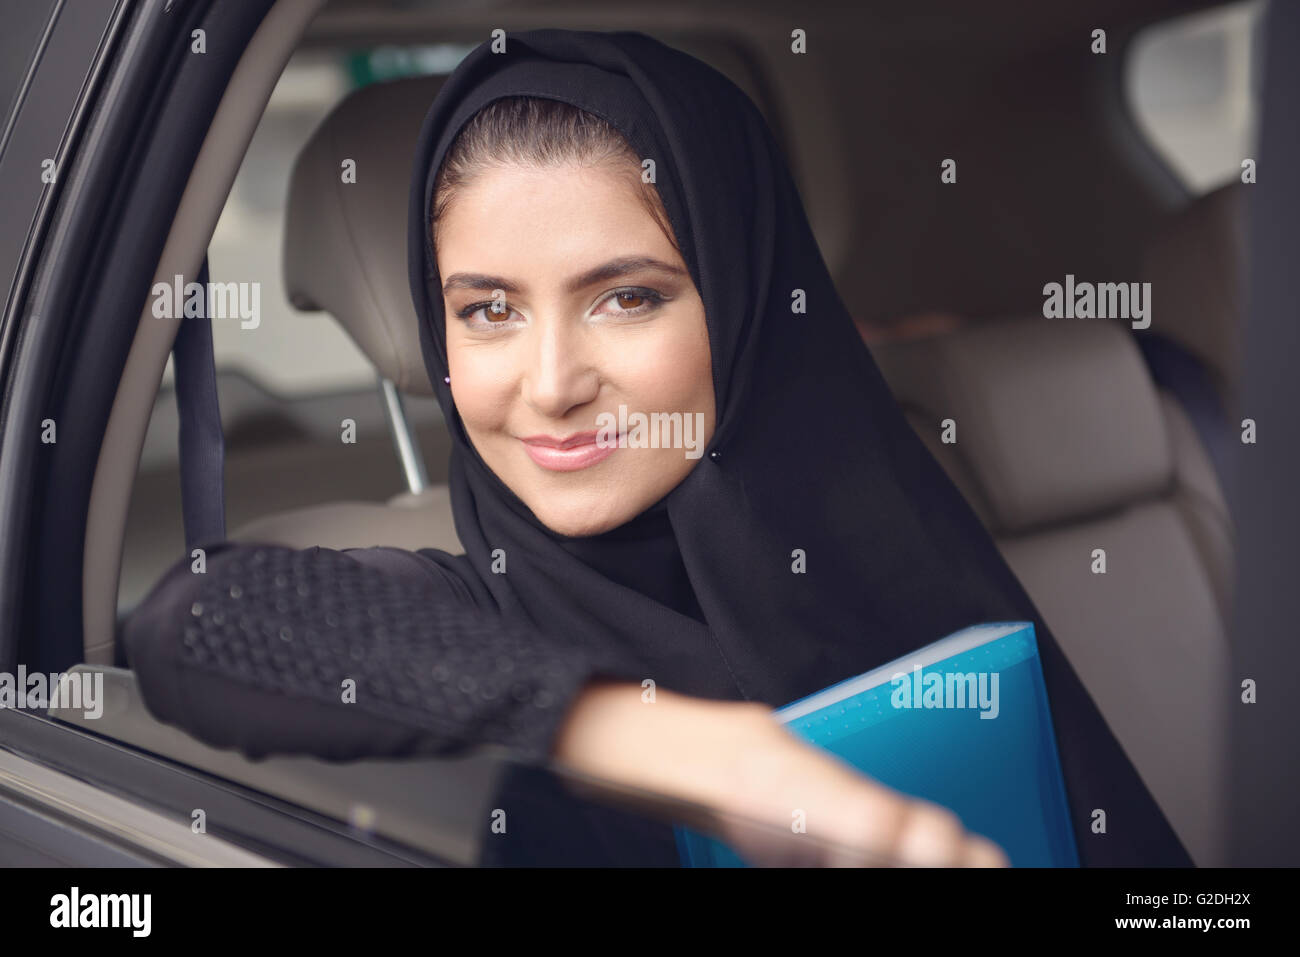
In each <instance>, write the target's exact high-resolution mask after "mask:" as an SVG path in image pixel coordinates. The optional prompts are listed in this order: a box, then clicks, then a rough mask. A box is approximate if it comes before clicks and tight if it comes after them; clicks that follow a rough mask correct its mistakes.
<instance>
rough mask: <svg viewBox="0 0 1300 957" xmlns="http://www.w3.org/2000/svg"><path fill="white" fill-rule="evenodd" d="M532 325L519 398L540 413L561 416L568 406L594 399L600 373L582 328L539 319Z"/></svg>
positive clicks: (562, 322) (553, 417)
mask: <svg viewBox="0 0 1300 957" xmlns="http://www.w3.org/2000/svg"><path fill="white" fill-rule="evenodd" d="M533 328H534V330H535V338H534V342H533V347H532V349H531V350H530V354H529V360H528V364H529V367H528V369H527V370H526V371H525V373H524V377H523V399H524V401H525V402H526V403H527V404H528V405H529V406H530V407H531V408H532V409H533V410H534V411H536V412H537V413H538V414H540V415H544V416H546V417H547V418H552V419H559V418H563V417H564V416H565V415H566V414H567V413H568V412H569V411H570V410H571V409H574V408H576V407H578V406H581V405H584V404H586V403H588V402H590V401H592V400H593V399H595V398H596V395H597V393H598V392H599V391H600V374H599V372H598V370H597V369H596V367H595V363H594V361H592V357H591V355H590V350H589V348H588V343H587V341H586V339H587V337H586V336H584V335H583V333H582V330H579V329H574V328H572V326H571V324H570V323H567V322H565V321H562V320H561V321H547V320H543V321H541V322H538V323H536V324H535V325H534V327H533Z"/></svg>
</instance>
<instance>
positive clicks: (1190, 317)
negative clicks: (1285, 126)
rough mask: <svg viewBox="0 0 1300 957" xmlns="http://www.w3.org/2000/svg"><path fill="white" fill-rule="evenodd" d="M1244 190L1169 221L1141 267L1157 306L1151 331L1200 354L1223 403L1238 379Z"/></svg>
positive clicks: (1231, 188) (1214, 197)
mask: <svg viewBox="0 0 1300 957" xmlns="http://www.w3.org/2000/svg"><path fill="white" fill-rule="evenodd" d="M1242 188H1243V187H1242V186H1241V184H1239V183H1229V184H1228V185H1227V186H1224V187H1221V188H1220V189H1216V190H1215V191H1214V192H1212V193H1207V194H1206V195H1204V196H1202V197H1200V198H1199V199H1196V200H1194V201H1193V202H1192V203H1190V204H1188V205H1187V206H1186V207H1185V208H1184V209H1182V210H1180V211H1179V212H1178V213H1175V214H1174V215H1173V216H1171V217H1169V219H1168V220H1167V221H1166V222H1165V223H1164V225H1163V226H1162V227H1161V229H1160V231H1159V233H1158V234H1157V235H1156V237H1155V238H1154V239H1153V240H1152V241H1151V242H1150V243H1149V244H1148V245H1147V250H1146V255H1145V257H1144V259H1143V266H1142V273H1143V275H1142V279H1143V281H1145V282H1150V283H1151V299H1152V302H1153V303H1154V310H1153V314H1152V320H1151V328H1150V330H1149V331H1150V332H1153V333H1159V334H1160V335H1163V336H1166V337H1168V338H1170V339H1172V340H1174V341H1175V342H1177V343H1178V344H1179V345H1181V346H1183V348H1185V349H1187V350H1188V351H1189V352H1191V353H1192V354H1193V355H1195V356H1196V358H1197V359H1199V360H1200V361H1201V363H1202V364H1203V365H1204V366H1205V367H1206V369H1208V370H1209V371H1210V374H1211V376H1212V377H1213V379H1214V382H1215V385H1216V386H1217V387H1218V389H1219V393H1220V395H1221V396H1224V395H1226V394H1227V393H1228V392H1230V391H1231V389H1232V385H1233V382H1234V381H1235V379H1236V375H1237V372H1236V369H1237V362H1238V355H1237V343H1238V339H1239V331H1240V324H1241V297H1242V288H1241V282H1242V279H1243V276H1242V273H1243V265H1244V261H1245V245H1246V236H1245V217H1244V215H1243V213H1244V210H1243V208H1242V206H1243V196H1242Z"/></svg>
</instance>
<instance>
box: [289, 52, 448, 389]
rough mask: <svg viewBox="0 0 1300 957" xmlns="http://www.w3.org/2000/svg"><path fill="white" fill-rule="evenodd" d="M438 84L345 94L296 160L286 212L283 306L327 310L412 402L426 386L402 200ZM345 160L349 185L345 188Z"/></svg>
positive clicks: (426, 80) (402, 83)
mask: <svg viewBox="0 0 1300 957" xmlns="http://www.w3.org/2000/svg"><path fill="white" fill-rule="evenodd" d="M443 79H444V78H443V77H440V76H429V77H415V78H412V79H403V80H396V81H393V82H391V83H376V84H373V85H370V86H364V87H362V88H361V89H359V90H356V91H354V92H353V93H351V94H350V95H349V96H348V97H347V99H345V100H344V101H343V102H342V103H340V104H339V105H338V106H336V107H335V108H334V110H333V111H332V112H331V113H330V115H329V116H327V117H326V118H325V120H324V122H322V123H321V125H320V127H319V128H318V129H317V130H316V132H315V133H313V134H312V137H311V139H310V140H309V141H308V142H307V145H306V146H304V147H303V150H302V153H301V154H300V155H299V156H298V161H297V163H295V164H294V168H293V173H292V175H291V177H290V180H289V203H288V209H287V212H286V214H285V228H284V281H285V290H286V292H287V293H288V296H289V301H290V302H291V303H293V305H294V306H295V307H297V308H298V309H303V310H314V309H323V310H325V311H326V312H328V313H329V314H330V315H332V316H333V317H334V318H335V319H337V320H338V321H339V322H340V323H342V324H343V328H344V329H346V330H347V331H348V334H349V335H351V336H352V338H353V340H355V341H356V344H357V346H358V347H360V349H361V351H362V352H364V353H365V354H366V355H367V356H369V358H370V360H371V361H372V362H373V363H374V364H375V367H376V368H377V369H378V370H379V372H380V373H381V374H382V375H383V376H384V377H386V378H388V379H391V380H393V382H394V383H395V384H396V385H397V388H398V389H400V390H402V391H403V392H408V393H413V394H416V395H432V394H433V388H432V386H431V385H430V383H429V377H428V373H427V372H426V371H425V367H424V358H423V353H422V352H421V349H420V332H419V326H418V325H417V320H416V316H415V308H414V306H413V305H412V303H411V293H410V288H409V280H408V279H407V266H406V211H407V199H408V189H409V184H410V180H411V164H412V161H413V158H414V154H415V141H416V139H417V138H418V136H419V132H420V125H421V123H423V121H424V116H425V114H426V113H427V112H428V110H429V106H430V104H432V103H433V99H434V97H435V96H436V95H437V93H438V89H439V88H440V87H441V85H442V82H443ZM347 160H352V161H353V162H354V163H355V169H356V182H344V164H345V162H346V161H347ZM349 178H351V177H349Z"/></svg>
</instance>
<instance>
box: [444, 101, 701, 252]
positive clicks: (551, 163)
mask: <svg viewBox="0 0 1300 957" xmlns="http://www.w3.org/2000/svg"><path fill="white" fill-rule="evenodd" d="M571 164H578V165H584V166H606V167H608V168H610V169H612V170H615V171H616V172H618V173H620V174H623V175H626V177H627V179H628V183H629V184H631V185H633V186H634V188H635V189H636V190H637V193H638V195H639V196H640V198H641V201H642V203H643V204H644V205H645V207H646V210H647V211H648V212H649V213H650V215H651V216H652V217H654V219H655V221H656V222H658V224H659V228H660V229H662V230H663V231H664V234H665V235H666V236H667V237H668V240H669V242H671V243H672V244H673V247H674V248H678V249H679V247H678V246H677V240H676V238H675V237H674V236H673V230H672V225H671V223H670V222H669V219H668V212H667V210H666V209H665V208H664V204H663V200H662V199H661V198H660V196H659V191H658V190H657V189H656V188H655V185H654V184H653V183H647V182H645V181H644V180H643V179H642V177H641V157H640V156H638V155H637V154H636V151H635V150H634V149H633V148H632V145H631V144H630V143H629V142H628V141H627V138H626V137H625V136H624V135H623V134H622V133H620V132H619V131H618V130H617V129H615V128H614V127H613V126H611V125H610V124H609V123H607V122H606V121H605V120H603V119H601V118H600V117H598V116H596V115H595V114H593V113H588V112H587V111H586V110H582V109H579V108H578V107H576V106H571V105H570V104H568V103H565V102H563V101H561V100H553V99H548V98H543V97H533V96H508V97H503V98H501V99H498V100H493V101H492V102H491V103H489V104H488V105H487V106H485V107H484V108H483V109H482V110H480V111H479V112H478V113H476V114H475V115H474V116H473V118H471V119H470V121H469V122H468V123H466V124H465V126H464V128H462V129H461V131H460V133H459V134H457V136H456V139H455V141H454V142H453V143H452V145H451V148H450V149H449V150H448V151H447V155H446V157H445V158H444V160H443V164H442V168H441V169H440V170H439V171H438V177H437V179H436V180H435V181H434V191H433V204H432V205H433V208H432V210H431V215H430V227H431V228H432V230H433V243H434V249H435V250H436V249H437V244H438V230H437V227H438V222H439V220H441V219H442V217H443V216H444V215H446V212H447V209H448V207H449V206H450V205H451V202H452V200H453V199H454V198H455V195H456V192H457V190H459V189H461V188H463V187H464V186H466V185H468V184H469V183H470V181H472V180H473V179H474V177H475V176H477V175H478V174H479V173H482V172H483V171H485V170H488V169H493V168H500V167H503V166H527V167H533V168H543V169H544V168H548V167H556V166H566V165H571ZM679 251H680V249H679Z"/></svg>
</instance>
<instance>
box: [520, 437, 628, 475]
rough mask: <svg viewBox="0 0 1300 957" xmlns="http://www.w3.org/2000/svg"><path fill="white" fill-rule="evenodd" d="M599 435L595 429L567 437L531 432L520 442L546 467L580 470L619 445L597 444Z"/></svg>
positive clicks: (556, 469)
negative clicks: (532, 433) (533, 433)
mask: <svg viewBox="0 0 1300 957" xmlns="http://www.w3.org/2000/svg"><path fill="white" fill-rule="evenodd" d="M598 434H599V433H598V432H596V431H595V430H593V431H591V432H578V433H576V434H574V435H570V436H568V437H566V438H555V437H554V436H550V435H530V436H527V437H526V438H523V439H520V441H521V442H523V443H524V451H526V452H527V453H528V457H529V458H531V459H532V460H533V461H534V462H536V463H537V464H538V465H540V466H541V467H542V468H544V469H549V470H551V471H552V472H576V471H578V470H579V469H585V468H590V467H591V466H593V465H595V464H596V463H597V462H603V461H605V459H607V458H609V456H610V453H612V452H614V451H615V450H616V449H617V448H618V445H617V444H616V443H612V444H610V445H609V446H607V447H602V446H600V445H597V444H596V436H597V435H598Z"/></svg>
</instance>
